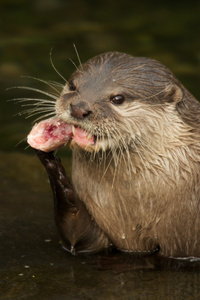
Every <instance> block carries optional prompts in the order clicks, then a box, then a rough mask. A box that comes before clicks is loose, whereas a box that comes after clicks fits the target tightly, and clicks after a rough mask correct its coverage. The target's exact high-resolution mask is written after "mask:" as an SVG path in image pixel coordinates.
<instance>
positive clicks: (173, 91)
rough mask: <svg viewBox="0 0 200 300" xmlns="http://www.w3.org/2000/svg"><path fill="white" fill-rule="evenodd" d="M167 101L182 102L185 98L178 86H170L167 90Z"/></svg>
mask: <svg viewBox="0 0 200 300" xmlns="http://www.w3.org/2000/svg"><path fill="white" fill-rule="evenodd" d="M165 93H166V100H167V102H176V103H178V102H180V101H181V100H182V98H183V93H182V90H181V88H180V87H179V86H178V85H176V84H173V83H171V84H169V85H168V86H167V87H166V88H165Z"/></svg>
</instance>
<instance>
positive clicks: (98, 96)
mask: <svg viewBox="0 0 200 300" xmlns="http://www.w3.org/2000/svg"><path fill="white" fill-rule="evenodd" d="M55 116H56V118H57V119H58V120H60V121H61V122H64V123H66V124H70V126H71V135H70V137H69V142H70V147H71V149H72V182H71V181H70V180H69V178H68V176H67V175H66V173H65V170H64V167H63V166H62V163H61V161H60V159H59V158H56V157H55V155H54V152H53V151H52V149H51V151H48V149H46V150H45V151H41V150H36V152H37V155H38V157H39V159H40V161H41V162H42V164H43V165H44V166H45V168H46V170H47V172H48V175H49V178H50V183H51V186H52V190H53V194H54V201H55V221H56V224H57V227H58V231H59V233H60V236H61V239H62V243H63V247H64V248H65V249H67V250H68V251H69V252H71V253H72V254H79V253H95V252H100V251H101V250H103V249H109V248H112V247H114V248H116V249H118V250H120V251H125V252H129V253H133V254H144V255H146V254H152V255H153V254H155V253H159V254H160V255H161V256H163V257H191V256H192V257H200V103H199V102H198V101H197V100H196V99H195V98H194V97H193V96H192V95H191V94H190V93H189V91H187V90H186V88H185V87H184V86H183V85H182V84H181V83H180V82H179V81H178V79H177V78H176V77H175V76H174V75H173V73H172V72H171V71H170V70H169V69H168V68H167V67H165V66H164V65H163V64H161V63H160V62H158V61H156V60H153V59H150V58H145V57H133V56H131V55H128V54H124V53H119V52H109V53H104V54H101V55H98V56H96V57H94V58H92V59H90V60H89V61H87V62H86V63H85V64H83V65H80V66H79V68H77V70H76V71H75V72H74V73H73V74H72V76H71V78H70V80H69V82H67V84H66V85H65V86H64V88H63V91H62V93H61V95H60V96H59V98H58V99H57V100H56V103H55ZM76 131H78V133H77V134H76ZM36 148H37V147H36ZM53 150H54V149H53Z"/></svg>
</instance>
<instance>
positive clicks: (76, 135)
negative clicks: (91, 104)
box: [27, 118, 97, 152]
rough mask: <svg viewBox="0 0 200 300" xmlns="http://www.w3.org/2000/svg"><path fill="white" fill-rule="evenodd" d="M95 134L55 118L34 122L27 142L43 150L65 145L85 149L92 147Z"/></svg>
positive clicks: (46, 150)
mask: <svg viewBox="0 0 200 300" xmlns="http://www.w3.org/2000/svg"><path fill="white" fill-rule="evenodd" d="M96 140H97V138H96V136H94V135H92V134H91V133H89V132H88V131H86V130H85V129H83V128H81V127H80V126H78V125H73V124H69V123H66V122H63V121H60V120H57V119H56V118H50V119H47V120H43V121H41V122H40V123H36V124H35V125H34V126H33V128H32V130H31V132H30V133H29V135H28V137H27V142H28V144H29V145H30V146H31V147H32V148H35V149H38V150H42V151H44V152H50V151H54V150H57V149H58V148H60V147H62V146H65V145H67V144H68V143H69V142H70V146H71V147H73V146H76V145H77V146H79V147H81V148H83V149H85V150H88V149H90V151H91V150H92V149H94V147H95V144H96Z"/></svg>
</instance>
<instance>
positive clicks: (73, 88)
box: [68, 81, 76, 91]
mask: <svg viewBox="0 0 200 300" xmlns="http://www.w3.org/2000/svg"><path fill="white" fill-rule="evenodd" d="M68 86H69V90H70V91H75V90H76V86H75V85H74V83H73V82H72V81H70V82H69V85H68Z"/></svg>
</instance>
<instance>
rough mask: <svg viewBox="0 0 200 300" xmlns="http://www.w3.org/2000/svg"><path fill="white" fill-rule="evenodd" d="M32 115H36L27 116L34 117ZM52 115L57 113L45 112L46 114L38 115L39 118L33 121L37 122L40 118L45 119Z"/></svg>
mask: <svg viewBox="0 0 200 300" xmlns="http://www.w3.org/2000/svg"><path fill="white" fill-rule="evenodd" d="M35 115H36V114H35ZM32 116H34V115H31V116H28V117H27V118H29V117H32ZM50 116H55V113H54V112H51V113H48V114H44V115H42V116H40V117H38V118H37V119H35V120H34V121H33V123H36V122H38V121H40V120H43V119H45V118H47V117H50Z"/></svg>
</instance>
